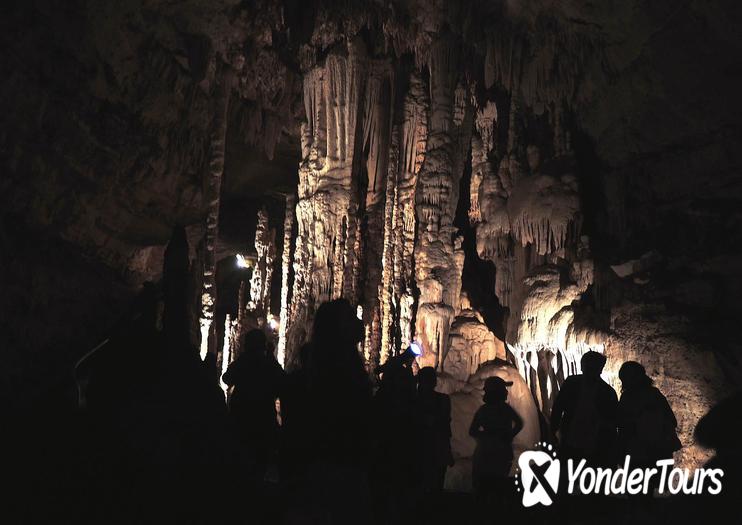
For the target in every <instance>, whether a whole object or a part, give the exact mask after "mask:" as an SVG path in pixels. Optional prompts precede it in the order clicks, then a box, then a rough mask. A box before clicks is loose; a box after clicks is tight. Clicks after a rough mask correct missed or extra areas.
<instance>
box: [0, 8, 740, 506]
mask: <svg viewBox="0 0 742 525" xmlns="http://www.w3.org/2000/svg"><path fill="white" fill-rule="evenodd" d="M740 22H742V20H741V17H740V9H739V8H738V7H737V6H736V3H735V2H688V3H684V4H682V5H681V4H678V3H677V2H674V1H670V0H659V1H653V2H651V3H650V2H644V1H640V0H631V1H627V2H618V3H606V4H604V5H603V4H593V3H590V2H579V1H574V2H551V1H547V0H538V1H534V2H516V1H503V2H485V1H479V0H465V1H462V2H442V1H430V2H425V1H422V0H402V1H397V0H394V1H390V2H375V1H370V2H362V1H360V0H358V1H356V0H350V1H344V2H339V1H332V0H316V1H306V2H304V1H297V0H255V1H237V0H215V1H210V2H205V1H203V0H187V1H185V2H164V1H154V0H153V1H130V0H126V1H121V2H88V1H84V0H74V1H71V2H64V3H59V2H53V1H47V0H35V1H29V2H17V3H14V5H12V6H9V7H8V13H7V15H6V16H4V17H3V20H2V21H0V25H2V28H3V30H2V31H1V32H0V39H2V41H3V47H4V49H5V52H4V53H3V57H2V59H0V67H1V68H2V72H3V74H2V75H1V77H2V81H0V94H1V95H2V96H0V107H1V110H0V114H1V115H2V117H1V118H0V120H1V121H2V127H1V128H2V131H0V156H1V157H2V165H3V171H4V175H3V177H2V178H1V179H0V189H1V190H2V191H0V199H1V202H2V220H1V222H0V282H1V283H2V290H3V292H4V293H3V294H2V297H1V298H0V301H1V306H0V308H1V310H2V325H3V329H2V331H3V334H4V337H3V354H4V357H5V359H4V361H5V365H4V366H3V367H2V382H1V385H2V386H1V387H0V388H2V392H3V397H4V398H6V399H7V400H8V402H7V403H6V407H7V409H8V413H9V414H12V416H9V417H20V416H18V414H29V413H36V412H35V411H38V410H41V411H42V413H44V414H47V415H46V416H44V417H43V418H38V420H35V421H34V422H33V423H32V424H30V426H29V429H31V430H29V432H28V434H32V435H33V436H34V437H32V438H29V437H28V436H26V435H25V434H24V437H23V438H19V440H21V439H22V440H24V441H26V443H25V444H26V445H27V444H28V443H29V442H30V443H36V440H40V441H44V440H43V438H41V437H40V436H48V435H49V432H50V431H51V430H50V428H49V425H50V424H51V423H49V421H53V422H56V423H55V424H56V425H58V426H57V430H55V431H54V432H57V431H59V429H60V426H61V428H63V429H66V428H68V427H69V426H70V425H71V424H70V423H69V421H71V419H69V418H71V417H72V416H69V415H68V414H70V413H72V409H71V408H69V407H71V406H75V407H76V406H77V405H78V403H83V402H84V385H85V384H86V382H87V381H88V377H87V376H88V374H89V373H91V372H90V369H95V364H92V365H91V364H90V363H95V361H96V359H97V357H96V356H97V355H99V354H105V353H108V354H116V353H119V354H120V353H122V352H123V353H126V352H128V351H129V350H127V349H126V348H120V347H122V345H123V346H125V344H123V343H120V342H117V341H118V340H125V337H124V336H123V335H122V330H123V331H125V330H126V328H125V327H126V326H128V325H127V323H130V322H131V319H132V318H135V317H136V316H140V315H145V314H146V313H145V314H142V305H143V304H145V303H144V302H143V301H144V299H143V297H144V298H147V297H149V298H152V297H154V298H155V305H156V306H155V307H154V309H155V311H154V312H152V313H151V315H152V316H153V317H152V318H153V319H154V323H155V325H156V326H157V330H159V331H161V332H162V333H165V332H168V329H170V331H171V332H172V330H173V326H175V325H177V326H178V330H179V335H177V336H172V335H168V334H166V335H167V336H168V337H181V338H182V341H181V342H182V343H183V344H182V345H181V348H186V349H187V350H183V352H191V353H192V355H193V356H198V357H199V362H200V361H201V360H211V361H213V362H214V363H215V364H216V365H215V366H216V369H217V370H218V371H222V372H223V371H225V370H226V369H227V367H228V365H229V364H230V363H231V362H232V361H233V360H234V359H235V358H236V357H237V356H238V355H239V352H240V340H241V337H242V336H243V335H244V334H245V333H246V331H248V330H251V329H254V328H259V329H261V330H264V331H265V333H266V334H268V337H269V339H270V340H271V342H272V344H273V346H274V349H275V355H276V359H277V360H278V362H279V363H280V364H281V365H282V366H283V367H284V368H285V369H286V370H291V369H292V367H296V366H298V359H299V348H300V347H301V345H302V343H303V342H304V341H305V340H306V339H307V338H309V337H310V336H311V326H312V320H313V317H314V313H315V311H316V309H317V307H318V306H319V305H320V304H321V303H323V302H326V301H329V300H333V299H338V298H344V299H347V300H348V301H349V302H350V303H351V305H352V306H353V307H354V308H357V313H358V317H359V319H360V320H361V321H362V323H363V327H364V338H363V341H362V342H361V343H360V345H359V350H358V351H359V352H360V353H361V356H362V358H363V361H364V364H365V366H366V368H367V370H368V371H369V375H370V376H371V377H372V379H373V378H374V371H375V370H377V368H378V367H379V366H380V365H382V364H384V363H385V362H386V361H387V360H389V359H391V358H393V357H394V356H397V355H399V354H400V353H402V352H403V351H404V350H405V349H406V348H407V347H408V346H409V345H410V344H411V343H412V342H413V341H414V342H417V343H418V344H419V345H420V346H421V347H422V355H421V356H419V357H418V358H417V363H416V366H417V367H424V366H431V367H434V368H435V370H436V371H437V373H438V390H439V391H441V392H444V393H446V394H449V395H450V397H451V405H452V438H451V443H452V450H453V455H454V459H455V464H454V466H452V467H451V468H450V469H449V471H448V474H447V479H446V486H447V487H448V488H451V489H455V490H462V491H468V490H470V489H471V486H470V484H469V483H470V482H469V476H470V469H471V456H472V454H473V450H474V444H473V440H472V439H471V438H470V437H469V435H468V433H467V430H468V425H469V421H470V420H471V417H472V416H473V414H474V412H475V411H476V409H477V408H478V406H479V404H480V400H481V396H482V389H483V385H484V382H485V380H486V379H487V378H488V377H491V376H494V375H497V376H500V377H503V378H505V379H507V380H508V381H513V383H514V386H513V387H512V394H511V403H512V404H513V405H514V406H516V407H517V408H518V411H519V412H521V413H522V414H524V419H525V420H526V421H525V428H524V430H523V431H522V432H521V433H520V434H519V435H518V436H517V437H516V440H515V443H514V446H515V448H516V450H521V451H522V450H526V449H528V448H529V447H531V446H533V444H534V443H535V442H536V441H539V440H540V439H541V438H542V437H543V436H544V435H545V432H547V430H548V429H547V424H546V421H547V419H548V416H549V413H550V410H551V406H552V404H553V402H554V398H555V396H556V395H557V393H558V392H559V388H560V386H561V384H562V383H563V382H564V380H565V379H566V378H567V377H569V376H570V375H574V374H578V373H580V358H581V356H582V355H583V354H584V353H585V352H587V351H590V350H594V351H598V352H600V353H602V354H604V355H605V356H606V358H607V364H606V367H605V369H604V371H603V378H604V379H605V380H606V382H608V383H609V384H610V385H611V386H613V387H614V388H615V390H616V391H617V392H620V388H621V384H620V381H619V379H618V369H619V367H620V365H621V363H622V362H624V361H628V360H635V361H639V362H641V363H642V364H643V365H644V367H645V368H646V370H647V373H648V374H649V375H650V376H651V377H652V379H653V380H654V383H655V385H656V386H657V387H658V388H659V389H660V390H661V391H662V392H663V393H664V394H665V396H666V397H667V399H668V401H669V403H670V405H671V406H672V408H673V411H674V412H675V415H676V417H677V420H678V434H679V436H680V439H681V442H682V443H683V448H682V449H681V450H680V451H679V452H677V453H676V462H678V463H679V464H681V465H682V466H686V467H688V468H691V467H698V466H700V465H701V464H703V462H705V461H706V460H708V458H709V457H710V456H709V453H708V451H705V450H703V449H701V448H700V447H698V446H697V445H696V444H695V443H694V440H693V429H694V427H695V425H696V424H697V422H698V420H699V418H700V417H701V416H702V415H703V414H704V413H706V412H707V411H708V410H709V409H710V408H711V406H713V405H714V404H715V403H716V402H718V401H719V400H720V399H722V398H723V397H724V396H726V395H727V394H729V393H730V392H732V391H733V390H734V389H735V388H738V386H739V385H740V383H741V382H742V346H741V345H740V338H739V336H738V326H739V319H741V318H742V316H741V315H740V314H742V311H741V307H740V301H739V300H738V298H739V296H740V294H742V277H741V276H742V273H741V272H740V268H741V267H742V252H741V251H740V247H741V246H742V228H740V226H741V222H742V177H740V164H741V160H742V155H741V152H742V144H740V137H742V133H740V122H741V120H740V116H741V115H740V111H739V109H740V107H739V106H740V104H739V93H740V87H742V86H740V77H741V76H742V75H741V74H740V73H742V72H741V71H740V61H739V56H740V51H741V50H742V39H741V38H740V33H739V32H738V29H737V28H738V27H739V24H740ZM173 283H175V284H173ZM168 301H171V302H172V301H176V302H179V303H178V304H180V305H181V310H179V312H178V313H176V314H173V311H172V309H171V310H170V311H169V312H170V314H168V310H167V303H168ZM151 351H152V350H151V349H147V348H139V349H136V350H131V351H130V354H131V355H130V356H129V358H128V359H129V360H134V361H135V362H136V366H135V365H132V367H133V368H126V371H125V372H123V373H122V374H121V375H122V376H126V375H127V374H133V375H136V374H138V373H140V372H139V371H137V372H135V371H134V370H135V369H136V370H139V369H140V368H144V369H146V368H148V365H147V364H146V363H147V362H148V359H149V358H148V356H147V352H151ZM124 360H125V359H124ZM122 366H123V365H122ZM150 368H151V367H150ZM109 372H110V371H109ZM147 373H155V372H153V371H150V372H147ZM156 373H160V372H156ZM212 376H213V377H211V380H212V381H213V384H214V385H219V386H221V387H222V388H224V389H225V393H226V385H224V383H222V382H221V381H220V379H219V374H212ZM119 380H120V381H127V380H130V381H134V382H136V378H132V376H128V378H124V379H119ZM80 385H83V386H80ZM119 386H120V385H119ZM121 388H124V387H121ZM52 413H53V414H54V415H49V414H52ZM60 414H65V415H64V416H62V415H60ZM150 416H151V417H152V419H153V420H154V419H156V416H155V415H153V414H148V415H147V416H145V417H150ZM32 419H36V418H32ZM153 424H154V423H153ZM61 434H65V435H67V438H69V440H70V441H74V440H76V439H77V438H73V437H70V436H69V435H70V434H72V431H67V430H65V431H63V432H61ZM60 439H61V440H62V441H64V439H65V438H64V437H60ZM29 440H30V441H29ZM33 448H37V447H36V445H34V447H33ZM42 448H43V447H42ZM49 454H50V456H51V455H52V454H51V453H49ZM48 461H52V464H53V465H54V464H55V463H53V461H54V460H48Z"/></svg>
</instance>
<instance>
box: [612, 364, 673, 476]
mask: <svg viewBox="0 0 742 525" xmlns="http://www.w3.org/2000/svg"><path fill="white" fill-rule="evenodd" d="M618 377H619V378H620V379H621V400H620V401H619V402H618V450H619V463H622V460H623V457H624V456H625V455H630V456H631V465H632V467H653V466H654V465H655V463H656V462H657V461H658V460H660V459H668V458H672V453H673V452H675V451H676V450H680V448H681V444H680V440H679V439H678V436H677V433H676V431H675V428H676V427H677V426H678V422H677V419H675V414H674V413H673V411H672V408H670V404H669V403H668V402H667V399H666V398H665V396H663V395H662V393H661V392H660V391H659V390H658V389H657V388H655V387H654V386H653V385H652V379H651V378H649V377H648V376H647V373H646V371H645V370H644V367H643V366H642V365H641V364H639V363H637V362H636V361H627V362H625V363H624V364H623V365H621V369H620V370H619V372H618Z"/></svg>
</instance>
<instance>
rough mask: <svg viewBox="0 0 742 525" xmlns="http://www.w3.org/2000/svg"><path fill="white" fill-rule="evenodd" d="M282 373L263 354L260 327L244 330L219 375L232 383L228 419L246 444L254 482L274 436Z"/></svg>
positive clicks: (265, 462) (260, 475)
mask: <svg viewBox="0 0 742 525" xmlns="http://www.w3.org/2000/svg"><path fill="white" fill-rule="evenodd" d="M283 376H284V372H283V369H282V368H281V367H280V365H279V364H278V363H277V362H276V361H275V359H269V358H268V356H267V354H266V338H265V334H264V333H263V332H262V331H261V330H250V331H249V332H247V333H246V334H245V336H244V338H243V345H242V353H241V354H240V355H239V357H238V358H237V359H236V360H235V361H234V362H232V364H230V365H229V368H228V369H227V371H226V372H225V373H224V375H223V376H222V380H223V381H224V382H225V383H226V384H227V385H229V386H231V387H233V391H232V395H231V397H230V400H229V413H230V419H231V422H232V426H233V429H234V431H235V433H236V435H237V438H238V439H239V440H240V441H241V444H242V445H243V446H245V447H247V452H248V456H247V461H248V463H249V467H250V469H251V470H252V473H253V474H254V476H255V479H256V481H258V482H260V481H262V480H263V477H264V476H265V471H266V468H267V465H268V460H269V458H270V454H271V452H272V451H273V450H274V448H275V445H276V443H277V440H278V420H277V418H276V398H277V397H278V396H279V392H280V389H281V386H282V381H283Z"/></svg>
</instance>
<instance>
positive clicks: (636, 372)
mask: <svg viewBox="0 0 742 525" xmlns="http://www.w3.org/2000/svg"><path fill="white" fill-rule="evenodd" d="M618 378H619V379H620V380H621V389H622V390H623V391H624V392H627V391H630V390H635V389H637V388H642V387H647V386H651V385H652V379H651V378H650V377H649V376H648V375H647V372H646V370H644V367H643V366H642V365H641V364H639V363H637V362H636V361H626V362H625V363H624V364H622V365H621V368H620V369H619V371H618Z"/></svg>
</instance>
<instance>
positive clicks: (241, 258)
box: [234, 253, 250, 268]
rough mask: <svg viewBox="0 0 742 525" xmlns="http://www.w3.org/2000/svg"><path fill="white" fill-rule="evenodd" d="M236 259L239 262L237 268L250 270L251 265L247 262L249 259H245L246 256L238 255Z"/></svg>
mask: <svg viewBox="0 0 742 525" xmlns="http://www.w3.org/2000/svg"><path fill="white" fill-rule="evenodd" d="M234 258H235V259H236V260H237V267H238V268H249V267H250V264H249V263H248V262H247V259H245V256H244V255H242V254H241V253H238V254H237V255H235V256H234Z"/></svg>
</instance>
